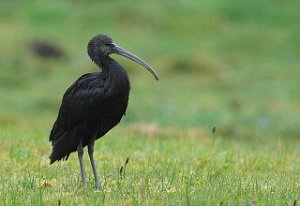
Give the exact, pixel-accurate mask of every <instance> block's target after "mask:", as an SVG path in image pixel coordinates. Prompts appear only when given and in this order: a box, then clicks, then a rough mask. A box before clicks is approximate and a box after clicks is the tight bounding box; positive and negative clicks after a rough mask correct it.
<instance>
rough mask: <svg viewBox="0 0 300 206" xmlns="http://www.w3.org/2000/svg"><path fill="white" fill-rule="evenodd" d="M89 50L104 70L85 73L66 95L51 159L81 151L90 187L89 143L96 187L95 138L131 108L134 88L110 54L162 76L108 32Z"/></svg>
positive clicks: (54, 130)
mask: <svg viewBox="0 0 300 206" xmlns="http://www.w3.org/2000/svg"><path fill="white" fill-rule="evenodd" d="M87 52H88V55H89V56H90V58H91V59H92V61H93V62H94V63H95V64H97V65H98V67H100V68H102V71H101V72H93V73H88V74H85V75H83V76H81V77H80V78H79V79H78V80H77V81H76V82H75V83H73V84H72V85H71V86H70V87H69V89H68V90H67V91H66V93H65V94H64V97H63V100H62V104H61V106H60V109H59V113H58V116H57V119H56V121H55V123H54V126H53V128H52V131H51V134H50V141H52V153H51V155H50V157H49V158H50V164H52V163H54V162H55V161H57V160H58V161H59V160H67V159H68V157H69V155H70V154H71V153H72V152H75V151H77V152H78V157H79V163H80V170H81V177H82V183H83V185H84V186H86V180H85V172H84V167H83V161H82V157H83V148H84V147H85V146H88V154H89V157H90V161H91V165H92V168H93V173H94V177H95V186H96V187H97V188H100V182H99V179H98V175H97V172H96V166H95V162H94V156H93V153H94V144H95V140H97V139H99V138H100V137H102V136H103V135H105V134H106V133H107V132H108V131H109V130H110V129H111V128H113V127H114V126H115V125H117V124H118V123H119V122H120V120H121V118H122V116H123V115H124V114H125V111H126V108H127V104H128V96H129V90H130V82H129V79H128V75H127V72H126V71H125V70H124V69H123V67H122V66H121V65H120V64H118V63H117V62H116V61H115V60H114V59H112V58H110V56H109V55H110V54H112V53H116V54H119V55H122V56H124V57H127V58H129V59H131V60H133V61H135V62H137V63H138V64H140V65H142V66H144V67H145V68H146V69H147V70H148V71H150V72H151V73H152V75H153V76H154V77H155V78H156V79H157V80H158V75H157V74H156V72H155V71H154V70H153V69H152V68H151V67H150V66H149V65H148V64H147V63H146V62H144V61H143V60H142V59H141V58H139V57H137V56H135V55H134V54H131V53H130V52H128V51H126V50H125V49H123V48H121V47H119V46H117V45H116V44H115V43H113V41H112V39H111V38H110V37H109V36H107V35H103V34H100V35H96V36H95V37H93V38H92V39H91V40H90V42H89V43H88V46H87Z"/></svg>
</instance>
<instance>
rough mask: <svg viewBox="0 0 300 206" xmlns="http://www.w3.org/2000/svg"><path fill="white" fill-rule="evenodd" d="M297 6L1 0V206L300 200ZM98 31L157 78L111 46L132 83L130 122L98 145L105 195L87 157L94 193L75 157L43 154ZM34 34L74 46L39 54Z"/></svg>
mask: <svg viewBox="0 0 300 206" xmlns="http://www.w3.org/2000/svg"><path fill="white" fill-rule="evenodd" d="M299 6H300V3H299V1H296V0H294V1H293V0H289V1H284V2H282V1H258V0H254V1H251V2H240V1H238V0H229V1H221V0H213V1H208V0H205V1H196V0H189V1H179V0H176V1H165V2H161V1H158V0H156V1H139V2H134V1H129V0H127V1H122V2H117V1H109V3H108V2H98V1H89V2H85V1H80V0H77V1H71V0H68V1H58V0H54V1H50V0H46V1H44V2H43V3H39V2H38V1H34V0H29V1H26V2H25V1H20V2H19V1H6V2H1V6H0V33H1V38H0V46H1V51H2V52H1V55H0V94H1V101H0V141H1V145H0V162H1V164H2V167H0V205H102V204H103V205H298V204H299V201H300V158H299V156H300V149H299V148H300V127H299V125H300V107H299V105H300V98H299V94H300V86H299V80H300V69H299V68H300V60H299V55H300V36H299V33H300V24H299V19H300V12H299V9H298V8H299ZM98 33H106V34H109V35H110V36H111V37H112V38H113V39H114V40H115V42H116V43H117V44H119V45H120V46H122V47H124V48H126V49H128V50H129V51H131V52H133V53H135V54H137V55H138V56H140V57H142V58H143V59H145V60H146V61H147V62H148V63H149V64H150V65H152V66H153V68H155V70H156V71H157V72H158V73H159V74H160V78H161V79H160V81H159V82H156V81H155V80H154V79H153V77H152V76H151V75H150V74H149V73H147V72H146V71H143V70H142V69H141V68H140V66H138V65H136V64H134V63H132V62H131V61H129V60H126V59H124V58H122V57H118V56H116V55H113V58H115V59H117V60H118V61H119V62H120V63H121V64H122V65H124V67H125V68H126V69H127V70H128V72H129V75H130V79H131V84H132V90H131V96H130V102H129V107H128V110H127V113H126V116H125V117H124V118H123V120H122V122H121V123H120V124H119V125H118V126H117V127H116V128H114V129H113V130H112V131H111V132H110V133H108V134H107V135H106V136H105V137H104V138H103V139H101V140H99V141H97V143H96V154H95V155H96V160H97V167H98V170H99V172H100V177H101V181H102V190H101V191H97V190H96V189H94V187H93V176H92V171H91V168H90V166H89V161H88V158H87V156H85V159H84V161H85V165H86V170H87V175H88V188H86V189H84V188H81V187H80V173H79V163H78V160H77V155H76V154H73V155H71V156H70V159H69V160H68V161H67V162H60V163H57V164H54V165H51V166H50V165H49V159H48V156H49V154H50V151H51V146H50V142H48V138H49V132H50V130H51V128H52V125H53V122H54V120H55V118H56V115H57V111H58V108H59V105H60V101H61V98H62V95H63V93H64V91H65V90H66V89H67V88H68V86H69V85H70V84H71V83H72V82H73V81H74V80H76V79H77V78H78V77H79V76H80V75H82V74H84V73H87V72H91V71H95V70H97V67H96V66H94V65H93V64H92V63H91V61H90V59H89V57H88V56H87V54H86V44H87V42H88V41H89V39H90V38H91V37H92V36H93V35H95V34H98ZM36 40H47V41H50V42H53V43H55V44H57V45H58V46H59V47H61V48H62V50H63V51H64V52H65V54H66V56H65V57H64V58H61V59H43V58H39V57H37V56H35V55H33V53H32V52H31V51H30V49H29V47H28V44H30V42H32V41H36ZM214 125H216V132H215V133H214V134H213V133H212V127H213V126H214ZM128 157H129V164H128V165H127V166H126V170H125V171H124V170H123V172H122V173H120V168H121V166H124V164H125V161H126V158H128Z"/></svg>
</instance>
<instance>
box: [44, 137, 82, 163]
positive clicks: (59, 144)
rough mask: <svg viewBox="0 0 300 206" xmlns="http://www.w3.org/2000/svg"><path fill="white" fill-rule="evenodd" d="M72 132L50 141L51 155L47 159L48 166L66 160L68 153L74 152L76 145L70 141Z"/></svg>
mask: <svg viewBox="0 0 300 206" xmlns="http://www.w3.org/2000/svg"><path fill="white" fill-rule="evenodd" d="M71 137H72V132H71V133H69V132H66V133H64V134H62V135H61V136H60V137H59V138H57V139H52V153H51V155H50V157H49V159H50V164H52V163H54V162H55V161H60V160H67V159H68V157H69V155H70V153H72V152H75V151H76V149H77V145H78V143H76V142H73V141H71V140H72V138H71Z"/></svg>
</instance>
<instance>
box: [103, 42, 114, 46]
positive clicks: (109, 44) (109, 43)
mask: <svg viewBox="0 0 300 206" xmlns="http://www.w3.org/2000/svg"><path fill="white" fill-rule="evenodd" d="M105 45H106V46H109V47H112V46H114V44H113V43H112V42H108V43H105Z"/></svg>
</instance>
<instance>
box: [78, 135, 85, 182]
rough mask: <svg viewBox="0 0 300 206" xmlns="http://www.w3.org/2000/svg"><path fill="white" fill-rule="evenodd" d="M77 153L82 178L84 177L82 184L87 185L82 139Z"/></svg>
mask: <svg viewBox="0 0 300 206" xmlns="http://www.w3.org/2000/svg"><path fill="white" fill-rule="evenodd" d="M77 153H78V158H79V164H80V172H81V178H82V185H83V186H84V187H86V180H85V171H84V166H83V160H82V157H83V147H82V141H80V144H79V145H78V146H77Z"/></svg>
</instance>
